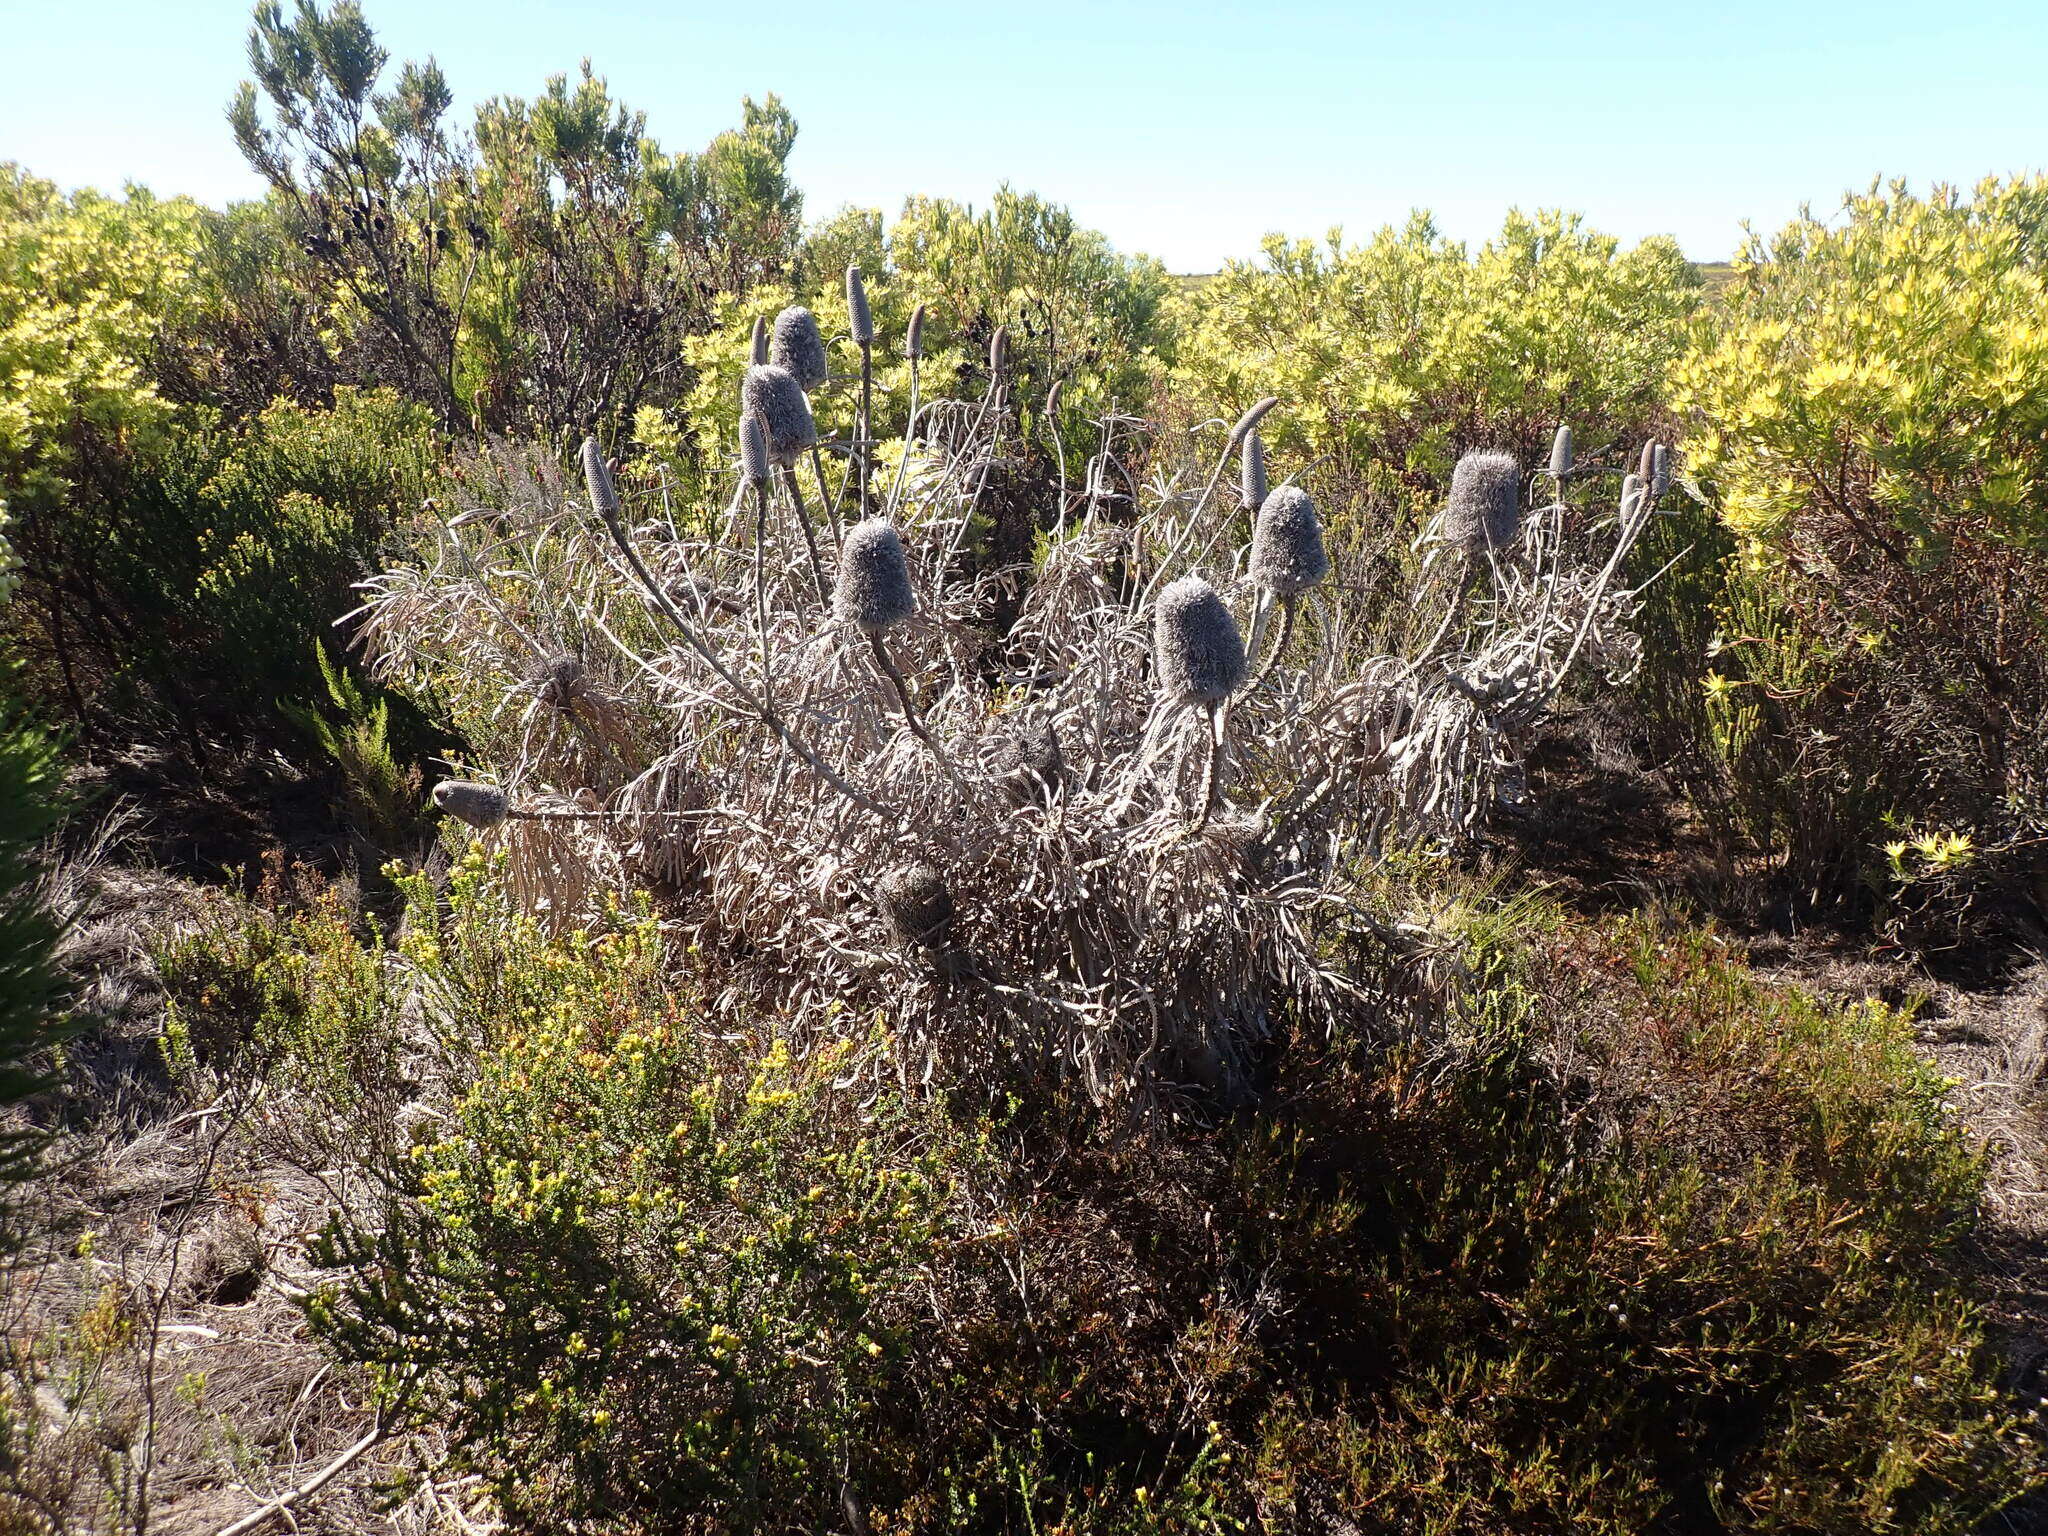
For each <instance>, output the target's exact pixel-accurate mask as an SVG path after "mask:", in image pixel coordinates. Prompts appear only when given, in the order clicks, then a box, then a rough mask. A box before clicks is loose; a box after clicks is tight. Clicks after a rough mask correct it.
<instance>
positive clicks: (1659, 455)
mask: <svg viewBox="0 0 2048 1536" xmlns="http://www.w3.org/2000/svg"><path fill="white" fill-rule="evenodd" d="M1670 489H1671V450H1670V449H1669V448H1667V447H1666V446H1665V445H1664V444H1662V443H1659V444H1658V445H1657V451H1656V453H1654V454H1652V455H1651V457H1650V499H1651V500H1652V501H1662V500H1663V499H1664V493H1665V492H1666V491H1668V490H1670Z"/></svg>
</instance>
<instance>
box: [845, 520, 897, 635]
mask: <svg viewBox="0 0 2048 1536" xmlns="http://www.w3.org/2000/svg"><path fill="white" fill-rule="evenodd" d="M916 611H917V598H916V596H915V595H914V594H913V593H912V592H911V590H910V565H909V562H908V561H907V560H906V559H905V558H904V554H903V537H902V535H901V534H899V533H897V531H896V527H895V525H894V524H893V523H891V522H889V521H888V519H886V518H880V517H871V518H869V519H868V520H867V521H866V522H863V523H856V524H854V526H853V527H851V528H849V529H848V530H847V532H846V542H845V543H844V545H843V546H841V548H840V551H839V580H838V583H837V584H836V585H835V586H834V587H833V589H832V617H833V618H835V619H837V620H838V621H839V622H840V623H841V624H846V625H850V626H851V627H853V628H854V629H857V630H859V631H860V632H861V633H862V634H866V635H879V634H881V633H882V632H883V631H885V630H888V629H893V628H894V627H895V626H896V625H898V624H901V623H902V622H903V621H904V620H905V619H907V618H909V617H910V616H911V615H912V614H913V613H915V612H916Z"/></svg>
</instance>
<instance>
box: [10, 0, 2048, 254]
mask: <svg viewBox="0 0 2048 1536" xmlns="http://www.w3.org/2000/svg"><path fill="white" fill-rule="evenodd" d="M366 9H367V12H368V15H369V18H370V21H371V23H372V25H374V26H375V27H376V29H377V31H378V33H379V35H380V37H381V38H382V39H383V41H384V43H385V45H386V46H387V47H388V48H389V49H390V51H391V53H392V55H393V57H394V59H400V58H406V57H418V56H423V55H425V54H429V53H431V54H433V55H435V56H436V57H438V58H439V59H440V61H441V64H442V66H443V68H444V69H445V70H446V71H447V73H448V75H449V77H450V81H451V83H452V85H453V86H454V88H455V90H456V92H457V96H458V101H459V102H460V103H462V104H464V105H467V104H468V103H471V102H474V101H475V100H476V99H478V98H481V97H485V96H491V95H497V94H501V93H511V94H518V95H527V94H531V93H532V92H533V91H534V90H535V89H536V88H537V87H538V86H539V85H540V84H541V82H542V81H543V80H544V79H545V78H546V77H547V76H548V75H550V74H553V73H559V72H563V71H574V69H575V68H576V67H577V64H578V62H579V60H581V59H582V58H583V57H584V56H586V55H587V56H589V57H590V58H591V60H592V62H593V64H594V65H595V67H596V69H597V71H598V73H600V74H602V75H605V76H606V77H607V78H608V79H609V80H610V82H611V85H612V88H613V90H614V92H615V93H617V94H618V95H620V96H622V97H623V98H624V99H625V100H626V101H627V102H629V103H630V104H631V105H632V106H634V107H635V108H638V109H642V110H644V111H645V112H646V113H647V117H648V126H649V129H650V131H651V132H652V133H653V134H654V135H655V136H656V137H658V138H659V139H661V140H662V141H663V143H664V144H666V145H668V146H669V147H671V148H682V147H695V146H697V145H700V144H701V143H702V142H703V141H704V140H706V139H708V138H709V137H710V136H711V135H712V134H713V133H715V132H716V131H717V130H718V129H720V128H721V127H724V126H726V125H727V124H729V123H730V122H732V121H734V120H735V119H736V117H737V106H738V101H739V98H740V97H741V96H742V95H743V94H747V93H753V94H756V95H759V94H762V93H764V92H767V91H771V90H772V91H776V92H779V93H780V94H781V95H782V97H783V99H784V100H785V101H786V102H787V103H788V104H789V105H790V107H791V109H792V110H793V111H794V112H795V114H796V117H797V122H798V124H799V127H800V130H801V132H800V136H799V139H798V144H797V149H796V153H795V156H794V160H793V168H794V171H795V174H796V177H797V180H798V181H799V183H800V184H801V185H802V186H803V188H804V190H805V193H806V197H807V211H808V212H809V213H810V214H811V215H813V216H817V215H822V214H825V213H828V212H830V211H831V210H833V209H834V208H837V207H838V206H840V205H841V204H844V203H858V204H863V205H867V206H877V207H881V208H884V209H887V210H890V211H893V210H894V209H895V208H896V207H897V206H898V205H899V204H900V202H901V200H902V198H903V196H904V195H905V194H906V193H910V192H926V193H934V194H941V195H946V196H952V197H957V198H961V199H964V200H968V201H976V202H978V201H981V200H984V199H985V198H986V197H987V195H988V193H989V191H990V190H991V189H993V188H994V187H995V186H996V185H997V184H998V183H1000V182H1002V181H1005V180H1007V181H1009V182H1011V183H1012V184H1014V185H1016V186H1018V187H1020V188H1024V189H1028V190H1035V191H1038V192H1041V193H1044V194H1045V195H1047V196H1049V197H1053V198H1056V199H1058V200H1060V201H1063V202H1066V203H1068V204H1069V205H1070V206H1072V207H1073V209H1074V210H1075V212H1076V213H1077V214H1078V215H1079V216H1080V217H1082V218H1083V219H1084V220H1086V221H1087V222H1088V223H1091V224H1093V225H1095V226H1097V227H1099V228H1101V229H1103V230H1105V231H1107V232H1108V233H1109V235H1110V237H1111V238H1112V239H1113V240H1114V241H1115V242H1116V243H1117V244H1118V245H1119V246H1121V247H1122V248H1124V249H1126V250H1144V251H1150V252H1152V253H1153V254H1156V255H1158V256H1160V257H1162V258H1164V259H1165V260H1166V261H1167V262H1168V264H1169V265H1171V266H1172V267H1174V268H1175V269H1176V270H1178V271H1207V270H1211V269H1213V268H1214V267H1216V266H1217V265H1218V264H1220V263H1221V261H1222V260H1223V259H1224V258H1225V257H1227V256H1252V255H1254V254H1256V251H1257V246H1258V241H1259V238H1260V236H1261V235H1262V234H1264V233H1266V232H1267V231H1271V230H1279V231H1283V232H1286V233H1289V234H1297V235H1320V234H1321V233H1322V232H1323V231H1325V230H1326V229H1328V228H1329V227H1330V226H1332V225H1335V224H1341V225H1343V226H1344V227H1345V228H1346V229H1347V230H1348V231H1349V232H1350V233H1352V234H1353V235H1356V236H1360V237H1363V236H1365V235H1367V234H1369V233H1370V232H1371V231H1372V230H1373V229H1375V228H1377V227H1378V226H1380V225H1381V224H1384V223H1387V222H1389V221H1392V220H1398V219H1400V218H1402V217H1403V216H1404V215H1405V214H1406V212H1407V210H1408V209H1410V208H1412V207H1418V206H1421V207H1428V208H1431V209H1433V210H1434V211H1435V213H1436V215H1437V217H1438V221H1439V223H1440V224H1442V225H1443V226H1444V227H1445V228H1446V229H1447V230H1449V231H1450V232H1451V233H1453V234H1456V235H1460V236H1463V237H1466V238H1471V239H1479V238H1483V237H1484V236H1485V234H1486V233H1487V232H1488V231H1489V230H1491V229H1493V228H1495V227H1497V226H1498V224H1499V221H1500V217H1501V215H1502V213H1503V212H1504V211H1505V210H1506V209H1507V208H1509V207H1510V206H1513V205H1520V206H1522V207H1524V208H1534V207H1538V206H1564V207H1571V208H1578V209H1582V210H1584V211H1585V212H1586V213H1587V214H1588V215H1589V216H1590V217H1591V219H1592V220H1593V222H1594V223H1596V224H1597V225H1599V226H1600V227H1602V228H1604V229H1608V230H1611V231H1613V232H1614V233H1616V234H1618V235H1620V236H1622V237H1623V238H1624V239H1625V240H1629V241H1634V240H1636V239H1638V238H1640V237H1642V236H1644V235H1647V234H1653V233H1668V234H1673V235H1676V236H1677V237H1678V239H1679V241H1680V243H1681V244H1682V245H1683V246H1684V248H1685V250H1686V252H1687V254H1689V255H1691V256H1693V257H1695V258H1696V259H1699V260H1713V259H1718V258H1720V257H1723V256H1725V255H1726V254H1727V253H1728V252H1729V251H1730V250H1731V249H1732V248H1733V247H1734V245H1735V244H1736V242H1737V241H1738V239H1739V238H1740V229H1741V224H1742V221H1743V220H1744V219H1745V218H1746V219H1749V220H1751V221H1752V222H1754V223H1756V224H1757V225H1759V226H1762V227H1769V226H1774V225H1776V224H1778V223H1781V222H1783V221H1784V220H1785V219H1787V218H1789V217H1790V216H1791V215H1792V214H1793V213H1794V212H1796V210H1797V208H1798V206H1799V204H1800V203H1801V202H1802V201H1810V202H1811V203H1813V204H1814V205H1815V207H1816V208H1821V209H1825V208H1831V207H1832V206H1833V205H1834V204H1835V202H1836V200H1837V198H1838V197H1839V194H1840V193H1841V192H1842V191H1843V190H1844V189H1845V188H1848V187H1852V186H1861V185H1863V184H1865V183H1867V182H1868V180H1869V179H1870V178H1871V177H1872V176H1873V175H1876V174H1879V173H1883V174H1886V175H1903V176H1906V177H1908V178H1910V179H1911V180H1912V181H1913V182H1914V183H1915V184H1917V185H1922V186H1924V185H1925V184H1927V183H1928V182H1931V181H1934V180H1960V181H1964V182H1970V181H1974V180H1976V179H1977V178H1978V177H1979V176H1981V175H1984V174H1986V173H1989V172H2001V173H2004V172H2013V171H2020V170H2028V169H2035V168H2039V167H2042V166H2043V165H2048V4H2043V3H2042V0H2031V3H2002V0H2001V3H1982V0H1978V3H1973V0H1954V3H1946V4H1939V3H1937V4H1929V3H1927V0H1916V3H1912V4H1894V3H1890V0H1861V3H1856V4H1851V3H1848V0H1777V3H1774V4H1772V3H1760V0H1725V3H1721V4H1718V5H1693V6H1687V7H1683V8H1670V7H1666V6H1660V5H1658V4H1656V3H1655V0H1651V3H1648V4H1645V3H1642V0H1636V3H1631V4H1620V3H1606V0H1602V3H1597V4H1578V5H1572V4H1563V5H1559V4H1550V5H1542V6H1538V5H1533V4H1528V5H1524V4H1507V3H1500V0H1466V3H1464V4H1462V5H1456V6H1452V5H1447V4H1444V3H1442V0H1436V3H1432V0H1401V3H1398V4H1386V3H1380V0H1370V3H1354V4H1334V3H1322V0H1268V3H1265V4H1262V5H1230V6H1192V5H1190V6H1170V5H1164V4H1156V3H1150V0H1142V3H1115V0H1110V3H1102V4H1089V3H1081V0H1034V3H1032V4H1030V5H1028V6H1024V5H1007V6H988V5H985V4H984V5H981V6H976V5H974V4H973V3H972V0H970V3H968V4H965V5H963V4H960V3H957V0H955V3H951V4H946V5H939V4H927V3H916V4H892V3H889V0H873V3H871V4H869V5H866V6H852V5H844V4H840V5H827V4H823V3H815V0H774V3H753V4H746V3H740V4H735V3H732V0H725V3H721V4H718V5H708V4H704V3H701V0H686V3H679V4H666V5H657V4H652V3H641V4H629V3H621V0H582V3H570V0H366ZM248 14H249V8H248V6H247V5H246V4H243V3H240V0H0V38H4V39H5V41H6V50H5V54H4V57H0V159H16V160H20V161H22V162H24V163H25V164H27V165H28V166H29V167H30V168H31V169H33V170H35V171H36V172H38V173H39V174H42V175H45V176H49V177H52V178H53V179H55V180H57V181H59V182H61V183H64V184H66V185H80V184H94V185H100V186H107V187H112V186H115V185H118V184H119V183H120V182H122V181H124V180H130V179H132V180H136V181H140V182H143V183H145V184H147V185H149V186H151V187H153V188H154V189H156V190H157V191H159V192H188V193H191V194H192V195H194V196H196V197H199V198H202V199H205V200H207V201H210V202H224V201H227V200H230V199H233V198H237V197H244V196H248V195H251V194H252V193H254V192H255V190H256V183H255V180H254V178H253V177H252V176H251V175H250V174H249V172H248V171H247V170H246V168H245V167H244V166H243V165H242V164H241V162H240V160H239V158H238V157H237V155H236V153H235V150H234V146H233V144H232V142H231V141H230V140H229V138H228V134H227V129H226V127H225V124H224V123H223V121H222V116H221V114H222V108H223V106H224V104H225V103H226V101H227V99H228V96H229V95H230V93H231V92H232V91H233V89H234V87H235V84H236V82H237V81H239V80H240V79H241V78H242V77H243V76H244V74H245V73H246V69H245V60H244V38H245V36H246V32H247V27H248Z"/></svg>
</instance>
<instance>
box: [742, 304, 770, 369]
mask: <svg viewBox="0 0 2048 1536" xmlns="http://www.w3.org/2000/svg"><path fill="white" fill-rule="evenodd" d="M767 361H768V317H767V316H766V315H756V316H754V340H753V344H752V346H750V347H749V348H748V350H747V366H748V367H750V368H759V367H760V366H761V365H762V364H763V363H765V362H767Z"/></svg>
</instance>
